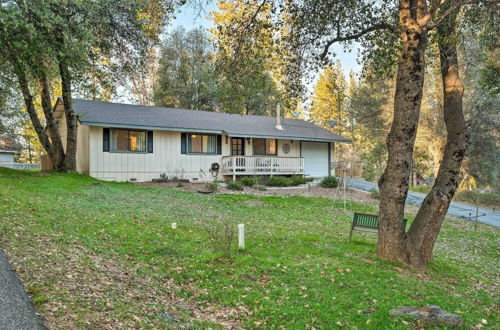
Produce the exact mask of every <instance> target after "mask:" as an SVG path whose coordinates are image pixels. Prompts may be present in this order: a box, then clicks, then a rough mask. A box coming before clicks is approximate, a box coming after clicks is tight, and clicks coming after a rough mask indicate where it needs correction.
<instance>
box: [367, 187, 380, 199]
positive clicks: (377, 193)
mask: <svg viewBox="0 0 500 330" xmlns="http://www.w3.org/2000/svg"><path fill="white" fill-rule="evenodd" d="M369 192H370V197H371V198H374V199H379V198H380V191H379V190H378V189H377V188H372V189H370V191H369Z"/></svg>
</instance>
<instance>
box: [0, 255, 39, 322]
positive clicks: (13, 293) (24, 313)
mask: <svg viewBox="0 0 500 330" xmlns="http://www.w3.org/2000/svg"><path fill="white" fill-rule="evenodd" d="M0 329H15V330H31V329H45V326H44V325H43V323H42V322H41V321H40V318H39V317H38V315H37V314H36V312H35V308H34V307H33V304H32V303H31V300H30V298H29V297H28V295H27V294H26V292H25V291H24V287H23V285H22V284H21V282H19V280H18V278H17V276H16V273H15V272H14V271H13V270H12V268H11V267H10V264H9V261H8V260H7V256H6V255H5V253H4V251H3V250H2V249H1V248H0Z"/></svg>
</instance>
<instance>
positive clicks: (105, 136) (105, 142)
mask: <svg viewBox="0 0 500 330" xmlns="http://www.w3.org/2000/svg"><path fill="white" fill-rule="evenodd" d="M102 151H104V152H109V128H106V127H105V128H103V129H102Z"/></svg>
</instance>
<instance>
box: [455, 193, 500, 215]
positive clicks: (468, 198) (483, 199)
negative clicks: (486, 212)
mask: <svg viewBox="0 0 500 330" xmlns="http://www.w3.org/2000/svg"><path fill="white" fill-rule="evenodd" d="M455 200H456V201H460V202H465V203H469V204H473V205H475V204H476V203H479V205H483V206H486V207H491V208H496V209H497V210H498V209H499V208H500V193H499V192H495V191H489V192H488V191H484V192H482V191H477V190H476V191H473V190H472V191H471V190H464V191H458V192H457V193H456V194H455Z"/></svg>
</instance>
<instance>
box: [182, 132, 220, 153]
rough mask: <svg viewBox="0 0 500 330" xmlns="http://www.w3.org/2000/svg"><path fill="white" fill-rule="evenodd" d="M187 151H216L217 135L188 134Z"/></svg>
mask: <svg viewBox="0 0 500 330" xmlns="http://www.w3.org/2000/svg"><path fill="white" fill-rule="evenodd" d="M188 153H191V154H215V153H217V135H207V134H190V135H188Z"/></svg>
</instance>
